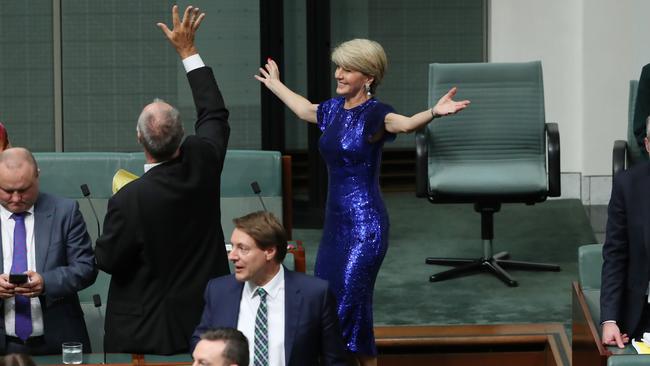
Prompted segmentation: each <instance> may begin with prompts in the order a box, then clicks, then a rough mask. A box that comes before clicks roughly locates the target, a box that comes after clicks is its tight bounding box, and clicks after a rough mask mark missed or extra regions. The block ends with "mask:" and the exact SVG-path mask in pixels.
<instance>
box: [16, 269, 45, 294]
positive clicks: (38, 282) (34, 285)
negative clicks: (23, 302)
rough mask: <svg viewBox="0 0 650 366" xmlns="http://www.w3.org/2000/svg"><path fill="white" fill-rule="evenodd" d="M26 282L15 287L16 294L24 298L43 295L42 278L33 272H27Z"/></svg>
mask: <svg viewBox="0 0 650 366" xmlns="http://www.w3.org/2000/svg"><path fill="white" fill-rule="evenodd" d="M25 273H26V274H27V282H25V283H23V284H22V285H19V286H17V287H16V294H18V295H23V296H26V297H37V296H39V295H40V294H42V293H43V276H41V275H40V274H38V273H36V272H34V271H27V272H25Z"/></svg>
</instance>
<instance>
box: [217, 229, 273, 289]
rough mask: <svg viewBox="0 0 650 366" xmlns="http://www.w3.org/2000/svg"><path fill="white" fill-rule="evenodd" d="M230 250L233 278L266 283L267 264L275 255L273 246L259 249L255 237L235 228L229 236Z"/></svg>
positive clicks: (269, 263) (229, 257)
mask: <svg viewBox="0 0 650 366" xmlns="http://www.w3.org/2000/svg"><path fill="white" fill-rule="evenodd" d="M230 242H231V243H232V251H231V252H230V254H228V259H230V261H231V262H232V263H233V264H234V265H235V278H236V279H237V280H238V281H241V282H244V281H252V282H253V283H255V284H257V285H259V286H262V285H264V284H265V283H266V280H267V279H266V276H267V269H268V268H267V266H269V265H271V262H272V261H274V260H275V259H273V257H274V255H275V248H270V249H264V250H262V249H260V248H259V247H258V246H257V243H256V242H255V239H253V238H251V237H250V235H248V234H246V233H245V232H244V231H242V230H240V229H237V228H235V230H233V232H232V236H231V237H230Z"/></svg>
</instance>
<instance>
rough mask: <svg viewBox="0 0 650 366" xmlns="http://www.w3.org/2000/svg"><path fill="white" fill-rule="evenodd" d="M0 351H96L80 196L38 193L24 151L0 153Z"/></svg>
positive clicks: (90, 265) (91, 260)
mask: <svg viewBox="0 0 650 366" xmlns="http://www.w3.org/2000/svg"><path fill="white" fill-rule="evenodd" d="M0 234H1V235H0V239H1V241H2V245H0V259H1V260H2V261H1V262H0V272H1V273H2V274H0V324H2V326H0V354H7V353H26V354H32V355H35V354H60V353H61V343H62V342H70V341H76V342H82V343H83V348H84V352H91V350H90V342H89V340H88V332H87V331H86V324H85V322H84V316H83V312H82V311H81V306H80V305H79V297H78V296H77V291H80V290H83V289H84V288H86V287H88V286H90V285H92V284H93V282H95V278H96V277H97V269H96V268H95V256H94V255H93V250H92V241H91V240H90V236H89V235H88V232H87V231H86V224H85V222H84V219H83V217H82V216H81V212H79V205H78V204H77V202H76V201H74V200H70V199H66V198H60V197H55V196H52V195H49V194H47V193H44V192H40V191H39V181H38V166H37V165H36V161H35V160H34V156H33V155H32V154H31V153H30V152H29V151H28V150H27V149H23V148H11V149H7V150H5V151H4V152H2V153H0Z"/></svg>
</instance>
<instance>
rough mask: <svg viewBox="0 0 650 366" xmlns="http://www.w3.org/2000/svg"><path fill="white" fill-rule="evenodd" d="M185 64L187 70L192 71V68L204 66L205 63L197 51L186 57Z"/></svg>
mask: <svg viewBox="0 0 650 366" xmlns="http://www.w3.org/2000/svg"><path fill="white" fill-rule="evenodd" d="M183 66H184V67H185V72H190V71H192V70H195V69H198V68H199V67H204V66H205V64H204V63H203V60H202V59H201V56H199V54H198V53H196V54H194V55H192V56H190V57H187V58H184V59H183Z"/></svg>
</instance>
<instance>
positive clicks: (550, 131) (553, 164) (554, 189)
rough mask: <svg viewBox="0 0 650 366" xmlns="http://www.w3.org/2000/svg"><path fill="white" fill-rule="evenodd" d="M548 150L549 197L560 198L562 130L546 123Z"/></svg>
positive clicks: (555, 125)
mask: <svg viewBox="0 0 650 366" xmlns="http://www.w3.org/2000/svg"><path fill="white" fill-rule="evenodd" d="M546 136H547V149H548V195H549V197H559V196H560V195H561V194H562V186H561V183H560V130H559V128H558V126H557V123H552V122H549V123H546Z"/></svg>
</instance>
